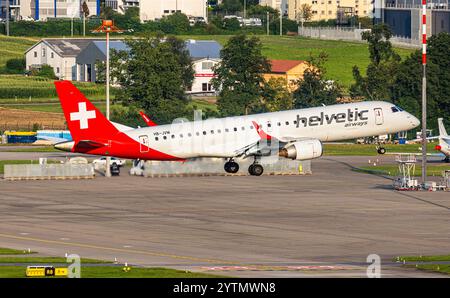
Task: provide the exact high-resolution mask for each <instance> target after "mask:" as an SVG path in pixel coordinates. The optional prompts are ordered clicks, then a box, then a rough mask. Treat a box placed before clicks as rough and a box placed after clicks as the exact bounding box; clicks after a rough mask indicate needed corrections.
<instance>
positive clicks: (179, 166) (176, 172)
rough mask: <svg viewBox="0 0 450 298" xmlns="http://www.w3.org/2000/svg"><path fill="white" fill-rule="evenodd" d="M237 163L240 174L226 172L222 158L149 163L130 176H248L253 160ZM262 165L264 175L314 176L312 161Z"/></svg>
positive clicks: (134, 170) (287, 160)
mask: <svg viewBox="0 0 450 298" xmlns="http://www.w3.org/2000/svg"><path fill="white" fill-rule="evenodd" d="M236 162H237V163H238V164H239V172H238V173H236V174H228V173H226V172H225V170H224V168H223V166H224V164H225V160H224V159H222V158H199V159H195V160H189V161H186V162H177V161H147V162H145V163H143V165H142V164H141V165H138V166H137V167H134V168H132V169H131V170H130V174H132V175H137V176H140V175H142V176H144V177H171V176H213V175H214V176H216V175H232V176H234V175H248V167H249V166H250V165H251V164H252V163H253V158H248V159H236ZM261 164H262V165H263V167H264V174H263V175H307V174H312V171H311V161H298V160H289V159H279V160H277V161H276V162H268V161H267V160H264V159H262V160H261Z"/></svg>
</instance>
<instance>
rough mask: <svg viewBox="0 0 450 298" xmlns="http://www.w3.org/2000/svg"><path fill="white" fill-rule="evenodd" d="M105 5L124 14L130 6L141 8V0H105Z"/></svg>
mask: <svg viewBox="0 0 450 298" xmlns="http://www.w3.org/2000/svg"><path fill="white" fill-rule="evenodd" d="M105 6H107V7H111V8H112V9H113V10H114V11H116V12H118V13H122V14H123V13H125V11H126V10H127V9H128V8H130V7H138V8H139V0H105Z"/></svg>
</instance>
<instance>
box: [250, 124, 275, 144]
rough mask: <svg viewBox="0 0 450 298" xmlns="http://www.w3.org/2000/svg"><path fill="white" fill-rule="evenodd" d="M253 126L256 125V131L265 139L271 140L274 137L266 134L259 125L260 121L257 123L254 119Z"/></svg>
mask: <svg viewBox="0 0 450 298" xmlns="http://www.w3.org/2000/svg"><path fill="white" fill-rule="evenodd" d="M252 123H253V126H255V129H256V132H257V133H258V134H259V137H260V138H261V139H263V140H268V141H270V140H271V139H272V136H270V135H268V134H266V133H265V132H264V131H263V130H262V128H261V126H260V125H258V123H256V122H255V121H252Z"/></svg>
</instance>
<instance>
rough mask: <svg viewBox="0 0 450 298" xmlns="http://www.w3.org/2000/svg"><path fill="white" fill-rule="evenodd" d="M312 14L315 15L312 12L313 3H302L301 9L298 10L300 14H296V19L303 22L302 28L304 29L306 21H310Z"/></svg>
mask: <svg viewBox="0 0 450 298" xmlns="http://www.w3.org/2000/svg"><path fill="white" fill-rule="evenodd" d="M312 16H313V13H312V6H311V5H309V4H307V3H303V4H302V5H300V9H299V11H298V14H297V15H296V19H297V21H298V22H301V24H302V30H303V24H304V23H305V22H308V21H310V20H311V18H312Z"/></svg>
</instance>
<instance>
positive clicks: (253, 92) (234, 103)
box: [212, 34, 270, 116]
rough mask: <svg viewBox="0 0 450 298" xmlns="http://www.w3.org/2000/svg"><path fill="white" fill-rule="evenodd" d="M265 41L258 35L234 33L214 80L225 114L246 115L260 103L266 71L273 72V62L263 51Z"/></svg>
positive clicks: (219, 102) (219, 105)
mask: <svg viewBox="0 0 450 298" xmlns="http://www.w3.org/2000/svg"><path fill="white" fill-rule="evenodd" d="M261 50H262V43H261V41H260V40H259V39H258V38H257V37H247V36H246V35H244V34H240V35H236V36H233V37H231V38H230V39H229V41H228V43H227V44H226V45H225V46H224V48H223V49H222V51H221V53H220V56H221V58H222V61H221V63H220V64H218V65H216V66H215V67H214V72H215V75H216V78H214V79H213V80H212V83H213V86H214V88H215V89H216V90H221V91H220V94H219V99H218V109H219V111H220V112H221V114H222V115H224V116H228V115H243V114H248V113H249V112H250V111H252V110H254V109H257V106H258V105H260V100H259V99H260V96H261V93H262V88H261V86H262V85H263V83H264V78H263V74H264V73H268V72H269V71H270V63H269V61H268V60H267V58H266V57H264V56H263V55H262V53H261Z"/></svg>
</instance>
